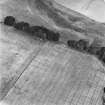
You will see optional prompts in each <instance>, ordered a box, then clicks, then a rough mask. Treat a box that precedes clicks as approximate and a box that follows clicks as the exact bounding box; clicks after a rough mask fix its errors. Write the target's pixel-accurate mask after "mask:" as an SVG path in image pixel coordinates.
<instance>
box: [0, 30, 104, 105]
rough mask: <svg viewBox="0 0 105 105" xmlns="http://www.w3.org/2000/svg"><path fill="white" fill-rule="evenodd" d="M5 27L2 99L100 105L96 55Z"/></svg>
mask: <svg viewBox="0 0 105 105" xmlns="http://www.w3.org/2000/svg"><path fill="white" fill-rule="evenodd" d="M4 29H5V28H4ZM8 30H11V29H10V28H8V29H7V28H6V29H5V33H3V32H2V36H1V38H0V45H2V46H1V47H0V48H1V50H2V52H1V54H0V60H1V64H0V65H1V69H0V75H1V76H0V84H1V86H0V99H1V102H4V103H7V104H8V105H101V103H102V100H101V98H102V92H103V91H102V89H103V86H104V84H105V79H104V77H105V73H104V68H103V67H102V65H101V63H100V62H99V61H98V60H97V59H96V58H95V57H93V56H90V55H86V54H82V53H80V52H76V51H74V50H72V49H70V48H68V47H67V46H66V45H64V44H61V43H60V44H56V43H51V42H43V41H39V40H36V39H32V38H31V37H30V36H28V35H26V36H25V35H23V34H20V33H19V32H18V33H17V34H16V33H13V32H9V33H6V31H7V32H8Z"/></svg>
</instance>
